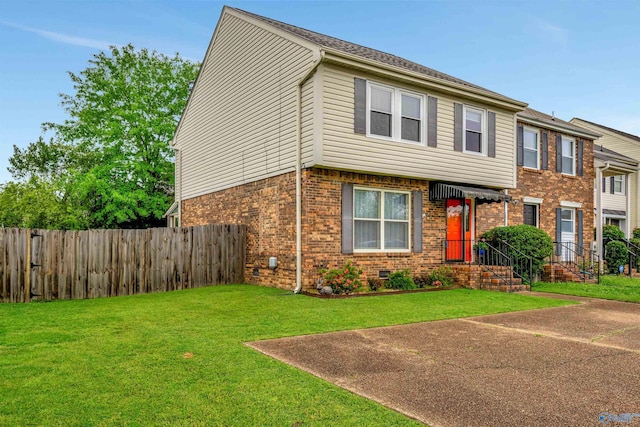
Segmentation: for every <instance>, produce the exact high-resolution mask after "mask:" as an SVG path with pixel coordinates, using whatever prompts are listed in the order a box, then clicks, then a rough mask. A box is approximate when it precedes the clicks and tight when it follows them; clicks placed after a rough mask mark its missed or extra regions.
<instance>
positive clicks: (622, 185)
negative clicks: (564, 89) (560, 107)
mask: <svg viewBox="0 0 640 427" xmlns="http://www.w3.org/2000/svg"><path fill="white" fill-rule="evenodd" d="M571 123H573V124H574V125H576V126H580V127H582V128H584V129H588V130H591V131H593V132H597V133H599V134H601V135H602V137H600V138H599V139H598V141H597V142H598V144H600V145H601V146H602V147H604V149H603V150H604V152H602V153H601V155H602V156H607V153H608V154H611V155H612V156H613V157H614V158H616V159H618V160H622V163H623V165H622V166H623V167H622V168H621V169H620V168H619V169H618V170H617V171H616V169H615V168H611V167H607V161H608V160H607V159H604V160H603V161H604V163H603V164H602V165H601V168H600V170H601V171H602V177H598V178H599V183H601V184H602V185H604V188H602V187H601V186H598V182H597V183H596V187H600V188H599V191H600V192H602V203H603V212H602V222H603V223H607V224H615V225H618V226H620V228H621V229H622V230H623V231H624V232H625V234H626V235H627V237H630V236H631V233H632V231H633V229H634V228H638V227H640V173H638V161H640V136H636V135H632V134H630V133H626V132H622V131H619V130H616V129H612V128H610V127H607V126H604V125H600V124H597V123H593V122H590V121H587V120H584V119H579V118H573V119H571ZM607 150H611V151H607ZM596 152H597V150H596ZM620 156H622V158H621V157H620ZM609 160H611V159H609ZM634 162H635V163H634ZM625 165H626V166H625ZM603 177H604V178H606V179H604V180H603V179H602V178H603ZM596 213H597V212H596Z"/></svg>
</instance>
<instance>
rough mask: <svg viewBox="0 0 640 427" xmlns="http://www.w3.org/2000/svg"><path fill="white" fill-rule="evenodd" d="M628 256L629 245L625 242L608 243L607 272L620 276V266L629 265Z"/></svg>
mask: <svg viewBox="0 0 640 427" xmlns="http://www.w3.org/2000/svg"><path fill="white" fill-rule="evenodd" d="M628 256H629V253H628V251H627V245H625V244H624V242H620V241H618V240H612V241H610V242H609V243H607V246H606V248H605V257H604V259H605V261H606V263H607V271H608V272H609V273H610V274H618V273H619V272H620V266H621V265H625V264H626V263H627V258H628Z"/></svg>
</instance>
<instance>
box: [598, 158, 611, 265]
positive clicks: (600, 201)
mask: <svg viewBox="0 0 640 427" xmlns="http://www.w3.org/2000/svg"><path fill="white" fill-rule="evenodd" d="M610 167H611V164H610V163H609V162H606V163H605V164H604V167H602V168H598V173H597V176H596V255H598V258H599V261H600V262H599V264H598V269H599V270H600V273H601V274H602V272H603V270H604V269H603V268H602V264H603V262H604V258H603V256H604V254H603V253H602V219H603V215H602V173H603V172H604V171H606V170H607V169H609V168H610Z"/></svg>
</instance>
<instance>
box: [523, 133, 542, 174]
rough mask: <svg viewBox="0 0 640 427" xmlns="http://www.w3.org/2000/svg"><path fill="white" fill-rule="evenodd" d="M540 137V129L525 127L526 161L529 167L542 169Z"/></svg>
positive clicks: (524, 146) (524, 164)
mask: <svg viewBox="0 0 640 427" xmlns="http://www.w3.org/2000/svg"><path fill="white" fill-rule="evenodd" d="M539 141H540V138H539V137H538V131H536V130H533V129H527V128H524V132H523V149H524V153H523V154H524V163H523V166H525V167H527V168H533V169H540V143H539Z"/></svg>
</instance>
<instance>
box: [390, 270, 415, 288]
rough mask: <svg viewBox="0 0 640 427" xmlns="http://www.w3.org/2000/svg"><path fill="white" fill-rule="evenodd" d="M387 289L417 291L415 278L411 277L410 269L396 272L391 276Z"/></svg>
mask: <svg viewBox="0 0 640 427" xmlns="http://www.w3.org/2000/svg"><path fill="white" fill-rule="evenodd" d="M387 288H389V289H402V290H405V291H406V290H409V289H415V288H416V284H415V283H414V282H413V278H412V277H411V272H410V271H409V269H405V270H399V271H394V272H393V273H391V274H389V279H388V281H387Z"/></svg>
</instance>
